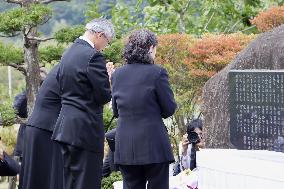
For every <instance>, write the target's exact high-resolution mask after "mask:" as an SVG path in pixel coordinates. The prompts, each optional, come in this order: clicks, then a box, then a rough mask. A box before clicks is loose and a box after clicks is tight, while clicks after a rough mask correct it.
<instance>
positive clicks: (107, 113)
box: [103, 105, 116, 132]
mask: <svg viewBox="0 0 284 189" xmlns="http://www.w3.org/2000/svg"><path fill="white" fill-rule="evenodd" d="M112 116H113V113H112V109H111V108H110V107H109V106H108V105H105V106H104V114H103V121H104V126H105V131H106V132H107V131H109V130H111V129H113V128H115V127H116V119H114V120H113V121H112V122H111V124H110V126H109V127H108V124H109V123H110V121H111V119H112Z"/></svg>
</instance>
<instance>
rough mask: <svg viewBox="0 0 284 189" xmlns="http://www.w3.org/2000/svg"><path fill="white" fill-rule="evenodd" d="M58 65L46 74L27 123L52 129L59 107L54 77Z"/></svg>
mask: <svg viewBox="0 0 284 189" xmlns="http://www.w3.org/2000/svg"><path fill="white" fill-rule="evenodd" d="M58 68H59V65H56V66H55V67H54V68H53V69H52V70H51V71H50V72H49V73H48V75H47V76H46V78H45V80H44V82H43V83H42V85H41V87H40V89H39V92H38V94H37V97H36V101H35V106H34V109H33V112H32V114H31V116H30V117H29V120H28V125H29V126H33V127H37V128H40V129H44V130H46V131H50V132H52V131H53V128H54V125H55V123H56V120H57V118H58V115H59V112H60V109H61V97H60V94H59V93H60V91H59V84H58V81H57V79H56V76H57V72H58Z"/></svg>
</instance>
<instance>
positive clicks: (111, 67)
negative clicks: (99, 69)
mask: <svg viewBox="0 0 284 189" xmlns="http://www.w3.org/2000/svg"><path fill="white" fill-rule="evenodd" d="M106 68H107V73H108V76H109V78H111V75H112V74H113V72H114V71H115V69H114V65H113V62H108V63H107V64H106Z"/></svg>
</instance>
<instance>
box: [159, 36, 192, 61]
mask: <svg viewBox="0 0 284 189" xmlns="http://www.w3.org/2000/svg"><path fill="white" fill-rule="evenodd" d="M194 40H195V39H194V37H192V36H190V35H188V34H164V35H159V36H158V41H159V44H158V48H157V56H156V63H158V64H171V65H173V64H177V63H184V61H185V58H187V56H188V50H189V47H190V46H191V45H192V43H193V41H194Z"/></svg>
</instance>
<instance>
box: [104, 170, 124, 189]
mask: <svg viewBox="0 0 284 189" xmlns="http://www.w3.org/2000/svg"><path fill="white" fill-rule="evenodd" d="M116 181H122V175H121V173H120V172H113V173H111V174H110V176H108V177H104V178H103V179H102V187H101V188H102V189H111V188H113V183H114V182H116Z"/></svg>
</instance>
